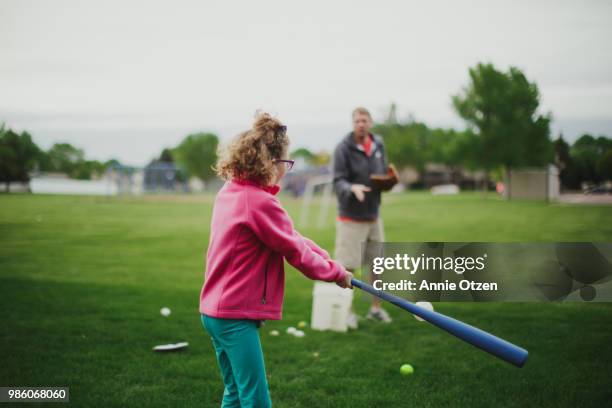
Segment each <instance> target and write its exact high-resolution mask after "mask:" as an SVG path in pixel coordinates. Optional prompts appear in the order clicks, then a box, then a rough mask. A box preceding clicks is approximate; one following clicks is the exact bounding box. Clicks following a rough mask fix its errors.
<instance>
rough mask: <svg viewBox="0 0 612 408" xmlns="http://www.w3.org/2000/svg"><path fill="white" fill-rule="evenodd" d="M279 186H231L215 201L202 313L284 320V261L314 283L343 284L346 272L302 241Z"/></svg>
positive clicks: (239, 182)
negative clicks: (279, 196) (282, 205)
mask: <svg viewBox="0 0 612 408" xmlns="http://www.w3.org/2000/svg"><path fill="white" fill-rule="evenodd" d="M279 189H280V188H279V187H278V186H260V185H258V184H257V183H255V182H252V181H249V180H236V179H234V180H232V181H229V182H227V183H225V185H224V186H223V187H222V188H221V190H220V191H219V193H218V194H217V197H216V199H215V203H214V207H213V214H212V221H211V228H210V242H209V245H208V253H207V257H206V273H205V281H204V286H203V287H202V291H201V293H200V313H203V314H206V315H208V316H212V317H218V318H226V319H254V320H280V319H281V317H282V305H283V294H284V289H285V270H284V260H285V259H286V260H287V262H289V263H290V264H291V265H293V266H294V267H295V268H296V269H298V270H299V271H301V272H302V273H303V274H304V275H306V276H307V277H308V278H310V279H316V280H323V281H328V282H339V281H342V280H343V279H345V278H346V271H345V270H344V268H343V267H342V265H340V264H339V263H338V262H336V261H333V260H331V259H330V257H329V254H328V253H327V252H326V251H325V250H323V249H321V248H320V247H318V246H317V245H316V244H315V243H314V242H312V241H311V240H309V239H307V238H305V237H303V236H302V235H300V234H299V233H298V232H297V231H296V230H295V229H294V228H293V223H292V222H291V218H289V215H288V214H287V212H286V211H285V210H284V209H283V207H281V204H280V202H279V200H278V198H277V197H276V194H277V193H278V191H279Z"/></svg>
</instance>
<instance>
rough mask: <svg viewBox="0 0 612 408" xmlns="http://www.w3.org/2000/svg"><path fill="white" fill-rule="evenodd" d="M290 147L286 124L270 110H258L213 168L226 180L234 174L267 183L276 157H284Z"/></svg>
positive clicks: (273, 172)
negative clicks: (264, 111) (252, 121)
mask: <svg viewBox="0 0 612 408" xmlns="http://www.w3.org/2000/svg"><path fill="white" fill-rule="evenodd" d="M288 146H289V137H288V136H287V127H286V126H285V125H283V124H282V123H281V122H280V121H279V120H278V119H276V118H274V117H272V116H270V114H268V113H257V114H256V116H255V122H254V123H253V126H252V127H251V129H250V130H247V131H245V132H242V133H240V134H239V135H238V136H237V137H236V138H235V139H234V140H233V141H232V143H231V144H230V145H229V146H228V147H227V148H226V149H225V150H224V151H219V154H218V156H219V160H218V161H217V164H216V166H215V168H214V169H215V171H216V172H217V175H219V177H221V178H222V179H224V180H230V179H231V178H234V177H235V178H239V179H251V180H255V181H257V182H259V183H261V184H263V185H268V184H271V183H272V180H273V179H274V175H275V171H274V163H273V160H274V159H282V158H283V155H284V154H285V152H286V151H287V148H288Z"/></svg>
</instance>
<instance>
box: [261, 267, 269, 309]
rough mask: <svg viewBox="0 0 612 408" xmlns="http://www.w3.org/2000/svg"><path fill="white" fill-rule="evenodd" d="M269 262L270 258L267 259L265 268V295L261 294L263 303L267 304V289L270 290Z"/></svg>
mask: <svg viewBox="0 0 612 408" xmlns="http://www.w3.org/2000/svg"><path fill="white" fill-rule="evenodd" d="M268 262H270V260H269V259H268V260H266V269H264V290H263V295H262V296H261V304H262V305H265V304H266V291H267V290H268Z"/></svg>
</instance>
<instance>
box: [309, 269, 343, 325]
mask: <svg viewBox="0 0 612 408" xmlns="http://www.w3.org/2000/svg"><path fill="white" fill-rule="evenodd" d="M352 302H353V291H352V290H350V289H342V288H341V287H339V286H338V285H336V284H335V283H327V282H319V281H317V282H315V284H314V289H313V296H312V319H311V322H310V327H312V328H313V329H315V330H333V331H339V332H345V331H347V330H348V326H347V324H346V323H347V321H346V320H347V318H348V315H349V310H350V308H351V304H352Z"/></svg>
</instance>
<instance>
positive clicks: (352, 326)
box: [346, 312, 358, 330]
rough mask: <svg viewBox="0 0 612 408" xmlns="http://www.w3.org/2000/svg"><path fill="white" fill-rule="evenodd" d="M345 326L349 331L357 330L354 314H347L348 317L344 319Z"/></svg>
mask: <svg viewBox="0 0 612 408" xmlns="http://www.w3.org/2000/svg"><path fill="white" fill-rule="evenodd" d="M346 325H347V326H348V328H349V329H353V330H355V329H357V326H358V324H357V315H356V314H355V313H353V312H351V313H349V315H348V317H347V318H346Z"/></svg>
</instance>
